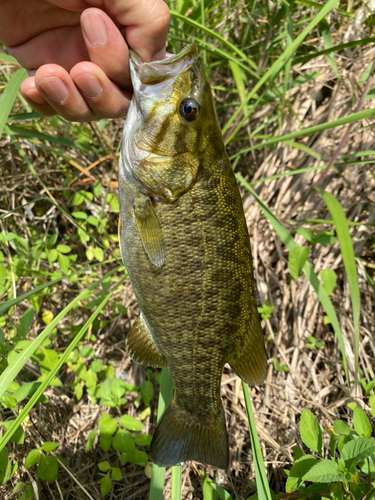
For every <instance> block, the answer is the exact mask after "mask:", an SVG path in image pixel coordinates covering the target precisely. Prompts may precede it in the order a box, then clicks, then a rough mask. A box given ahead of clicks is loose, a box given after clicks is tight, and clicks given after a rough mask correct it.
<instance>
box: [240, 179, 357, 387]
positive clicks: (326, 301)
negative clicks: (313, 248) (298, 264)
mask: <svg viewBox="0 0 375 500" xmlns="http://www.w3.org/2000/svg"><path fill="white" fill-rule="evenodd" d="M236 177H237V179H238V180H239V181H240V183H241V184H242V185H243V186H244V187H245V188H246V189H248V190H249V191H250V193H251V194H252V195H253V196H254V198H255V199H256V201H257V202H258V205H259V206H260V209H261V210H262V212H263V213H264V215H265V216H266V217H267V219H268V220H269V222H270V223H271V225H272V227H273V228H274V230H275V231H276V233H277V235H278V236H279V238H280V239H281V241H282V242H283V243H284V245H285V246H286V247H287V248H288V250H289V251H291V250H293V249H294V248H297V247H298V245H297V243H296V242H295V241H294V238H293V236H292V235H291V234H290V233H289V231H288V230H287V229H286V228H285V227H284V226H283V225H282V224H281V222H280V221H279V220H278V219H277V218H276V217H275V216H274V215H273V213H272V212H271V210H270V209H269V208H268V207H267V206H266V205H265V204H264V203H263V201H262V200H261V199H260V198H259V196H258V194H257V193H256V192H255V191H254V190H253V188H252V187H251V186H250V184H249V183H248V182H246V180H245V179H244V178H243V177H242V175H240V174H236ZM302 271H303V273H304V274H305V276H306V277H307V279H308V280H309V281H310V283H311V285H312V287H313V288H314V290H315V292H316V294H317V296H318V298H319V300H320V303H321V304H322V306H323V309H324V310H325V312H326V314H327V316H328V317H329V319H330V321H331V325H332V328H333V330H334V332H335V334H336V338H337V342H338V344H339V346H340V351H341V358H342V364H343V368H344V371H345V376H346V382H347V384H348V386H349V376H348V366H347V362H346V354H345V345H344V339H343V337H342V332H341V328H340V324H339V322H338V319H337V315H336V312H335V309H334V307H333V305H332V302H331V300H330V298H329V296H328V294H327V292H326V290H325V288H324V287H323V286H322V284H321V283H320V281H319V279H318V277H317V275H316V274H315V272H314V270H313V268H312V267H311V265H310V263H309V261H308V260H307V261H306V262H305V265H304V266H303V268H302Z"/></svg>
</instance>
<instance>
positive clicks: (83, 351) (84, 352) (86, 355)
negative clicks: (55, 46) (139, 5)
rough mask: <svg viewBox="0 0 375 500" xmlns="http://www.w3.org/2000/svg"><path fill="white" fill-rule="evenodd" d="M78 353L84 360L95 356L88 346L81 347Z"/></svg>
mask: <svg viewBox="0 0 375 500" xmlns="http://www.w3.org/2000/svg"><path fill="white" fill-rule="evenodd" d="M79 352H80V353H81V354H82V356H83V357H84V358H91V357H92V356H94V355H95V351H94V349H93V348H92V347H91V346H90V345H85V346H83V347H81V349H80V350H79Z"/></svg>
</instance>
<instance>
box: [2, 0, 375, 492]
mask: <svg viewBox="0 0 375 500" xmlns="http://www.w3.org/2000/svg"><path fill="white" fill-rule="evenodd" d="M169 5H170V8H171V10H172V22H171V30H170V37H169V51H171V52H177V51H179V50H180V48H181V46H182V45H184V44H186V43H190V42H192V41H194V42H196V43H197V44H198V45H199V47H200V50H201V54H202V58H203V61H204V64H205V67H206V70H207V74H208V75H209V78H210V81H211V84H212V89H213V94H214V98H215V101H216V107H217V112H218V115H219V120H220V123H221V125H222V129H223V135H224V139H225V141H226V145H227V150H228V154H229V156H230V157H231V159H232V162H233V167H234V169H235V172H236V174H237V178H238V180H239V184H240V186H241V192H242V195H243V202H244V207H245V213H246V218H247V221H248V227H249V233H250V238H251V243H252V249H253V256H254V264H255V266H254V267H255V274H256V283H257V289H258V305H259V311H260V313H261V315H262V318H263V322H264V323H263V324H264V328H265V335H266V344H267V352H268V357H269V369H268V375H267V379H266V382H265V385H264V386H263V387H261V388H251V391H250V393H251V397H252V401H253V408H254V413H255V421H256V425H257V430H258V433H259V436H260V443H261V450H262V454H263V457H264V461H265V466H266V470H267V474H268V482H269V485H270V488H271V489H272V491H273V492H274V493H275V494H279V493H280V494H281V495H282V496H283V497H284V498H291V497H290V494H289V493H285V490H286V481H287V474H286V472H285V470H289V469H290V468H291V466H292V463H293V461H294V459H296V458H298V454H297V455H296V453H295V452H294V450H295V449H296V446H299V447H300V449H303V448H304V445H303V443H302V441H301V436H300V432H299V427H298V423H299V421H300V418H301V413H302V411H303V409H309V410H310V411H311V412H312V413H313V414H314V415H315V416H316V418H317V421H318V422H319V424H320V427H321V428H322V429H323V430H324V431H326V432H325V433H324V436H325V437H324V441H323V444H322V446H323V448H322V450H323V451H322V453H323V455H324V453H328V448H329V444H330V437H329V435H331V439H332V432H333V430H332V429H334V422H335V421H337V420H338V419H339V420H341V421H344V422H346V423H348V424H349V425H351V426H352V416H353V408H354V406H355V405H353V403H355V404H356V405H357V407H359V408H361V409H362V410H364V411H365V413H367V414H368V415H371V416H370V420H371V418H373V417H374V416H375V410H374V408H375V404H374V403H373V401H374V400H372V399H371V395H373V394H374V387H375V373H374V371H375V341H374V334H375V326H374V325H375V295H374V291H375V284H374V280H375V272H374V270H375V236H374V230H373V228H374V224H375V190H374V188H375V167H374V162H375V151H374V150H373V149H372V148H373V144H374V142H375V131H374V127H373V121H374V118H373V117H374V116H375V109H374V101H373V97H375V87H374V82H373V71H374V60H375V59H374V57H375V49H374V42H375V37H374V33H373V27H374V23H375V2H372V1H371V2H361V1H350V0H349V1H348V2H346V1H341V2H338V1H332V0H331V1H328V2H323V3H320V2H313V1H310V0H295V1H288V2H287V1H286V0H285V1H280V2H271V1H259V2H255V1H246V2H244V1H235V0H233V1H232V0H229V1H224V0H218V1H214V0H212V1H211V0H207V1H203V0H202V1H194V0H193V1H182V0H176V1H170V2H169ZM24 76H25V72H24V70H22V69H19V67H18V66H17V63H16V61H15V60H13V59H12V58H11V57H10V56H8V55H7V54H6V52H5V51H4V50H3V51H2V52H1V53H0V89H1V90H2V97H1V100H0V133H1V134H2V135H1V137H0V146H1V149H0V169H1V176H0V300H1V303H0V374H1V377H0V404H1V423H0V425H1V427H0V429H1V437H0V449H1V451H0V491H1V493H2V498H4V499H8V498H19V499H25V500H26V499H29V498H30V499H31V498H39V499H80V500H81V499H82V500H83V499H88V498H91V499H94V500H97V499H100V498H103V496H105V497H106V498H113V499H114V498H116V499H117V500H120V499H128V500H130V499H132V498H134V499H137V500H138V499H141V498H148V497H149V493H150V479H149V478H150V476H151V465H150V464H149V463H148V460H147V450H148V448H147V446H148V444H149V442H150V436H149V434H152V433H153V431H154V428H155V425H156V408H157V395H158V392H159V384H160V382H161V379H160V377H161V375H160V373H158V371H157V370H155V371H152V370H147V369H146V368H144V367H141V366H137V365H135V364H133V363H131V361H130V360H129V358H128V357H127V355H126V353H125V351H124V338H125V335H126V333H127V332H128V331H129V328H130V325H131V324H132V322H133V321H134V319H135V318H136V317H137V315H138V313H139V311H138V306H137V304H136V301H135V299H134V296H133V293H132V290H131V286H130V283H129V281H128V279H127V275H126V270H125V269H124V267H123V266H122V265H121V262H120V260H119V251H118V237H117V222H118V202H117V198H116V195H117V162H118V154H119V149H120V139H121V132H122V127H123V120H101V121H99V122H97V123H68V122H66V121H65V120H63V119H62V118H60V117H58V116H54V117H50V118H43V117H41V116H40V115H38V114H37V113H34V112H33V111H32V110H31V108H30V107H28V105H27V104H26V102H25V101H24V100H23V99H22V97H20V96H18V97H17V92H18V89H19V85H20V83H21V81H22V79H23V78H24ZM20 352H22V355H20V356H17V354H18V353H20ZM164 386H165V381H164ZM44 389H45V390H44ZM43 390H44V395H42V392H43ZM245 392H246V391H245ZM222 396H223V401H224V405H225V409H226V418H227V424H228V430H229V439H230V453H231V455H230V456H231V466H230V468H229V470H228V471H225V472H223V471H214V470H213V469H212V468H210V467H208V466H204V467H202V466H199V465H197V464H195V463H189V464H187V465H184V466H183V467H182V469H178V470H174V477H173V478H172V475H171V471H170V470H167V471H166V475H165V488H164V496H163V493H161V492H160V491H159V492H158V493H157V492H156V490H154V489H153V488H154V486H151V493H152V495H150V498H151V499H152V500H154V499H157V498H171V497H172V499H177V498H186V499H202V498H204V500H208V499H210V500H211V499H216V498H220V499H221V498H225V499H230V498H237V499H239V500H243V499H247V498H249V497H251V496H252V495H253V494H254V493H255V492H256V487H255V485H254V459H255V458H256V457H255V456H254V455H253V452H252V450H251V447H250V440H249V428H248V419H247V415H246V404H245V403H246V402H245V399H244V393H243V391H242V388H241V383H240V381H239V380H238V379H237V378H236V377H235V376H234V375H233V373H232V372H231V371H230V369H229V368H227V367H226V368H225V369H224V374H223V379H222ZM373 397H374V396H373ZM348 405H349V406H348ZM369 412H370V413H369ZM305 415H306V414H305ZM17 417H18V418H19V420H22V419H23V418H24V417H25V419H24V420H23V424H22V426H21V427H20V428H19V427H18V420H17V421H16V422H15V420H16V418H17ZM12 427H13V430H14V429H16V428H17V430H16V432H15V433H13V435H11V433H12ZM372 428H373V420H372ZM356 430H357V427H356ZM350 432H352V431H350ZM366 432H367V431H366ZM371 432H372V431H371V427H370V435H371ZM358 434H359V433H358ZM367 434H368V432H367ZM367 434H366V435H367ZM346 435H347V436H349V431H348V433H347V434H346ZM364 435H365V434H364ZM303 442H304V443H305V444H306V442H305V441H304V440H303ZM297 449H298V448H297ZM304 449H305V450H306V448H304ZM311 449H312V448H311ZM324 450H325V451H324ZM374 451H375V450H374ZM293 452H294V454H293ZM369 467H370V465H369ZM154 472H155V471H154ZM371 474H373V472H371V473H370V475H371ZM359 477H360V476H359ZM176 478H177V479H176ZM205 478H206V479H205ZM207 478H211V479H212V480H213V483H211V481H210V480H209V479H207ZM359 480H360V479H359ZM372 480H375V477H374V476H372ZM179 481H181V482H182V493H181V488H180V486H179V484H180V483H179ZM307 484H308V483H307ZM176 485H177V487H176ZM258 493H259V491H258ZM316 494H317V493H311V492H310V493H308V494H306V493H303V492H300V493H294V494H293V495H294V496H293V498H305V497H306V495H307V497H309V498H316V496H315V497H314V495H316ZM153 495H154V496H153ZM158 495H159V496H158ZM304 495H305V496H304ZM308 495H310V496H308ZM319 495H320V496H324V494H323V493H319ZM325 495H326V496H327V495H330V493H328V494H327V493H326V494H325ZM371 495H373V493H372V494H371ZM371 495H370V494H369V495H368V496H367V497H366V498H368V499H369V498H371ZM351 497H352V498H354V497H355V495H353V494H351ZM259 498H261V496H260V497H259ZM331 498H334V497H333V496H332V495H331ZM337 498H340V497H339V496H338V497H337Z"/></svg>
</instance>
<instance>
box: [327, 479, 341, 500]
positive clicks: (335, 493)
mask: <svg viewBox="0 0 375 500" xmlns="http://www.w3.org/2000/svg"><path fill="white" fill-rule="evenodd" d="M343 498H344V497H343V494H342V484H341V483H332V484H331V488H330V490H329V499H330V500H343Z"/></svg>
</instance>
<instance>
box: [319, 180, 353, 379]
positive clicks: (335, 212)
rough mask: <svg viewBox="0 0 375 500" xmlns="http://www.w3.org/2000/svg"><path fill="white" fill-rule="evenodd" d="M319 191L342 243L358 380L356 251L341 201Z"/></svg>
mask: <svg viewBox="0 0 375 500" xmlns="http://www.w3.org/2000/svg"><path fill="white" fill-rule="evenodd" d="M317 191H318V193H319V194H320V195H321V196H322V198H323V200H324V201H325V202H326V205H327V207H328V210H329V211H330V214H331V217H332V219H333V222H334V224H335V228H336V234H337V237H338V240H339V243H340V249H341V255H342V260H343V262H344V267H345V271H346V275H347V278H348V284H349V289H350V297H351V301H352V308H353V322H354V358H355V380H357V379H358V357H359V316H360V294H359V285H358V276H357V267H356V264H355V256H354V250H353V245H352V239H351V237H350V233H349V224H348V221H347V219H346V217H345V214H344V211H343V209H342V206H341V205H340V203H339V201H338V200H336V198H335V197H334V196H333V195H332V194H331V193H327V192H326V191H322V190H321V189H317Z"/></svg>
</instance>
